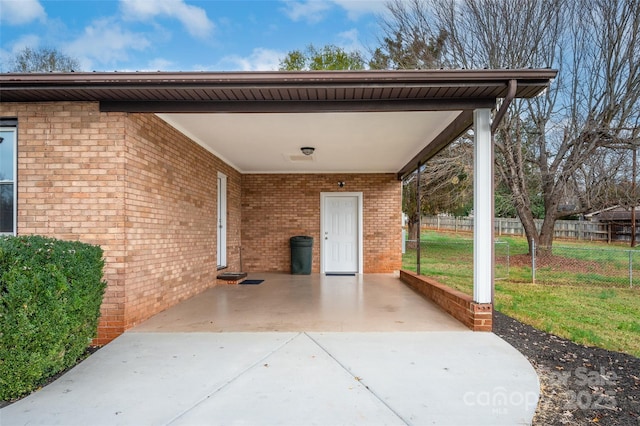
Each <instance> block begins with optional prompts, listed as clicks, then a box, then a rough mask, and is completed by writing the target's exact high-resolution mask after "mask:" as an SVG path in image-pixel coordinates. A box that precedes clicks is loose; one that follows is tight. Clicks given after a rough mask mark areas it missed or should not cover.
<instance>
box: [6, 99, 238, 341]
mask: <svg viewBox="0 0 640 426" xmlns="http://www.w3.org/2000/svg"><path fill="white" fill-rule="evenodd" d="M0 116H2V117H6V118H17V119H18V182H17V184H18V220H17V223H18V234H20V235H27V234H40V235H46V236H50V237H56V238H60V239H68V240H81V241H84V242H86V243H90V244H97V245H100V246H101V247H102V248H103V250H104V256H105V261H106V265H105V270H104V272H105V275H104V278H105V280H106V281H107V282H108V286H107V289H106V292H105V296H104V300H103V304H102V308H101V318H100V325H99V330H98V339H96V343H98V344H104V343H107V342H109V341H111V340H112V339H114V338H115V337H117V336H118V335H120V334H122V333H123V332H124V330H126V329H127V328H129V327H131V326H133V325H135V324H137V323H138V322H140V321H142V320H144V319H146V318H148V317H150V316H151V315H153V314H155V313H157V312H160V311H161V310H163V309H166V308H168V307H170V306H172V305H173V304H175V303H178V302H179V301H181V300H184V299H186V298H188V297H190V296H193V295H195V294H197V293H198V292H200V291H202V290H203V289H205V288H207V287H209V286H213V285H215V276H216V275H217V259H216V239H217V235H216V227H215V223H216V220H217V210H216V202H217V180H216V179H217V173H218V172H222V173H224V174H226V175H227V178H228V180H227V197H228V199H227V210H228V212H227V215H228V220H227V229H228V233H227V244H228V248H227V258H228V265H229V268H230V269H231V268H234V269H237V268H239V261H240V258H239V255H240V253H239V248H240V224H241V222H240V221H241V215H240V184H241V178H240V174H239V173H238V172H237V171H235V170H234V169H232V168H231V167H229V166H228V165H226V164H224V163H223V162H222V161H221V160H219V159H218V158H216V157H215V156H213V155H212V154H211V153H209V152H208V151H206V150H205V149H204V148H202V147H200V146H199V145H197V144H196V143H194V142H192V141H190V140H189V139H188V138H186V137H185V136H184V135H182V134H181V133H179V132H177V131H176V130H175V129H173V128H172V127H171V126H169V125H168V124H166V123H165V122H164V121H162V120H160V119H159V118H157V117H156V116H154V115H147V114H125V113H101V112H100V111H99V105H98V104H97V103H91V102H86V103H79V102H74V103H65V102H56V103H2V104H0Z"/></svg>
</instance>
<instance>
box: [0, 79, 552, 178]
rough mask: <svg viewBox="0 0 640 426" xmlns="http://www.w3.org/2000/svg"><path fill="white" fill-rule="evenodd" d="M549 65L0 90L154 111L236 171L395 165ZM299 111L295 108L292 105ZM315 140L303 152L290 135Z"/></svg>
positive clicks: (16, 97)
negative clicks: (311, 150) (309, 149)
mask: <svg viewBox="0 0 640 426" xmlns="http://www.w3.org/2000/svg"><path fill="white" fill-rule="evenodd" d="M556 73H557V72H556V71H555V70H551V69H522V70H428V71H423V70H415V71H318V72H308V71H302V72H279V71H278V72H153V73H150V72H135V73H134V72H109V73H95V72H94V73H34V74H14V73H11V74H0V101H2V102H48V101H97V102H99V103H100V109H101V110H102V111H107V112H113V111H119V112H144V113H156V114H158V115H159V116H160V117H161V118H162V119H163V120H165V121H167V122H168V123H169V124H171V125H173V126H174V127H176V128H177V129H178V130H180V131H182V132H183V133H185V134H186V135H187V136H189V137H191V138H192V139H194V140H195V141H196V142H197V143H199V144H200V145H202V146H204V147H205V148H207V149H208V150H209V151H211V152H213V153H214V154H216V155H218V156H219V157H221V158H222V159H223V160H225V161H227V162H228V163H230V164H231V165H232V166H234V167H235V168H236V169H238V170H239V171H241V172H243V173H280V172H286V173H291V172H298V173H311V172H313V173H353V172H355V173H365V172H367V173H382V172H394V173H398V174H399V176H401V175H403V174H405V173H407V172H408V171H410V169H412V167H415V164H417V162H418V161H425V160H426V159H428V158H429V157H431V156H433V155H435V154H436V153H437V152H438V151H439V150H440V149H442V148H443V147H444V146H446V145H447V144H449V143H451V142H452V141H453V140H455V139H456V138H457V137H458V136H459V135H461V134H462V133H463V132H464V131H466V130H467V129H468V128H469V127H470V126H471V125H472V124H473V118H472V111H473V110H474V109H477V108H494V107H495V104H496V99H497V98H503V97H505V96H506V95H507V91H508V86H509V82H510V81H513V82H515V83H516V84H515V87H516V91H515V97H520V98H529V97H534V96H536V95H537V94H539V93H540V92H542V91H543V90H544V89H545V88H547V87H548V85H549V82H550V80H551V79H553V78H554V77H555V75H556ZM301 113H304V114H303V115H301ZM302 146H312V147H315V148H316V151H315V153H314V154H313V155H312V156H309V157H305V156H303V155H301V153H300V147H302Z"/></svg>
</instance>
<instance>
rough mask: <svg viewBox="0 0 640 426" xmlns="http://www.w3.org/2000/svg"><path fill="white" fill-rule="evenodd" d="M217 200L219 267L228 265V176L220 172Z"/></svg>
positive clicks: (217, 261)
mask: <svg viewBox="0 0 640 426" xmlns="http://www.w3.org/2000/svg"><path fill="white" fill-rule="evenodd" d="M217 188H218V189H217V197H216V198H217V201H216V209H217V212H216V245H217V246H216V263H217V264H218V269H224V268H226V267H227V266H228V265H227V263H228V262H227V176H226V175H225V174H224V173H221V172H218V184H217Z"/></svg>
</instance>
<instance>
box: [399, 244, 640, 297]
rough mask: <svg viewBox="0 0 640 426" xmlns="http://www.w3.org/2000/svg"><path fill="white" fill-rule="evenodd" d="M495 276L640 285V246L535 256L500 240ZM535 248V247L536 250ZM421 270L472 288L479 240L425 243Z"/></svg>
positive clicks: (412, 262) (410, 253)
mask: <svg viewBox="0 0 640 426" xmlns="http://www.w3.org/2000/svg"><path fill="white" fill-rule="evenodd" d="M406 243H407V244H406V252H405V255H404V257H403V263H404V265H403V267H404V268H405V269H410V270H413V271H415V270H416V264H417V259H416V253H417V250H416V241H415V240H407V242H406ZM494 250H495V280H496V281H500V280H509V281H512V282H534V283H540V284H550V285H572V286H585V285H592V286H600V287H639V286H640V250H629V249H623V248H620V249H615V248H595V247H580V246H578V245H559V244H554V246H553V248H552V252H551V253H549V254H545V255H538V256H532V255H530V254H528V249H527V248H526V246H525V245H523V244H517V245H515V246H514V245H512V244H510V243H509V242H508V241H503V240H496V241H495V246H494ZM534 252H535V250H534ZM420 272H421V274H422V275H426V276H430V277H433V278H434V279H436V280H438V281H440V282H442V283H443V284H446V285H449V286H452V287H454V288H457V289H459V290H463V291H468V289H469V285H472V283H473V240H472V239H461V238H455V239H454V238H450V237H449V238H448V237H446V236H443V237H441V238H440V237H435V238H433V239H428V240H421V241H420Z"/></svg>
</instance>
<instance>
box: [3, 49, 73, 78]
mask: <svg viewBox="0 0 640 426" xmlns="http://www.w3.org/2000/svg"><path fill="white" fill-rule="evenodd" d="M79 69H80V63H79V62H78V60H77V59H74V58H72V57H70V56H67V55H65V54H63V53H61V52H59V51H57V50H55V49H50V48H46V47H45V48H40V49H32V48H30V47H26V48H24V49H23V50H21V51H20V52H18V53H17V54H16V56H15V57H14V59H13V61H12V66H11V70H10V71H11V72H24V73H26V72H53V71H65V72H70V71H78V70H79Z"/></svg>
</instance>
